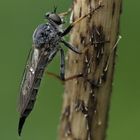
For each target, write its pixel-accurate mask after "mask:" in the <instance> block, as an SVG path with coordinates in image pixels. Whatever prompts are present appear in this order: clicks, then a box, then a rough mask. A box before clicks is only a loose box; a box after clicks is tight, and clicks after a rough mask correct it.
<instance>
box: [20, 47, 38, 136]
mask: <svg viewBox="0 0 140 140" xmlns="http://www.w3.org/2000/svg"><path fill="white" fill-rule="evenodd" d="M39 59H40V51H39V50H38V49H35V48H32V49H31V51H30V53H29V56H28V60H27V64H26V68H25V70H24V73H23V79H22V81H21V85H20V99H19V112H20V121H19V128H18V131H19V135H20V133H21V129H22V126H23V124H24V121H25V119H26V117H27V116H28V115H29V113H30V111H31V110H32V108H33V106H30V104H29V103H30V100H31V99H30V98H31V97H32V96H33V95H32V94H33V93H32V89H33V84H34V81H35V72H36V69H37V66H38V62H39ZM34 96H36V95H34ZM34 98H35V97H34ZM28 109H29V111H28Z"/></svg>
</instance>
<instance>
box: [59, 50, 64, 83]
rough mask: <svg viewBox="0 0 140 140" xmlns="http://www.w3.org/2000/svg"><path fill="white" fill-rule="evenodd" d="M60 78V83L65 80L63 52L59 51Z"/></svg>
mask: <svg viewBox="0 0 140 140" xmlns="http://www.w3.org/2000/svg"><path fill="white" fill-rule="evenodd" d="M60 54H61V57H60V78H61V80H62V81H64V80H65V56H64V50H63V49H60Z"/></svg>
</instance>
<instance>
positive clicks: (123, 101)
mask: <svg viewBox="0 0 140 140" xmlns="http://www.w3.org/2000/svg"><path fill="white" fill-rule="evenodd" d="M54 1H55V5H57V6H58V7H59V8H58V11H66V10H67V9H68V8H69V6H70V4H71V0H70V1H66V0H54ZM53 5H54V4H53V1H52V0H40V1H39V0H24V1H21V0H12V1H10V0H0V65H1V67H0V140H18V139H21V140H22V139H23V140H32V139H33V140H55V139H57V129H58V123H59V116H60V110H61V104H62V95H63V85H61V84H60V82H59V81H57V80H56V79H53V78H49V77H45V76H44V78H43V82H42V84H41V87H40V91H39V93H40V94H39V96H38V100H37V102H36V106H35V108H34V111H33V112H32V113H31V115H30V117H29V118H28V119H27V121H26V123H25V125H24V129H23V133H22V137H21V138H19V137H18V134H17V125H18V119H19V118H18V117H19V116H18V112H17V104H18V94H19V93H18V92H19V83H20V81H21V76H22V72H23V69H24V66H25V60H26V57H27V55H28V51H29V49H30V47H31V44H32V33H33V31H34V29H35V28H36V26H37V25H38V24H40V23H42V22H44V20H43V15H44V13H45V12H47V11H51V10H52V9H53ZM139 5H140V1H135V2H133V1H132V0H127V1H125V2H124V3H123V15H122V16H121V35H122V37H123V38H122V40H121V41H120V43H119V46H118V58H117V65H116V70H115V79H114V87H113V95H112V101H111V110H110V117H109V118H110V119H109V128H108V131H107V140H139V139H140V132H139V131H140V92H139V87H140V86H139V85H140V82H139V78H140V74H139V71H140V65H139V63H138V60H139V59H140V57H139V51H140V45H139V40H140V39H139V35H140V30H139V25H140V17H139V15H140V10H139V9H140V8H139ZM49 71H53V72H58V71H59V55H57V56H56V57H55V59H54V61H53V62H52V63H51V64H50V65H49ZM138 86H139V87H138Z"/></svg>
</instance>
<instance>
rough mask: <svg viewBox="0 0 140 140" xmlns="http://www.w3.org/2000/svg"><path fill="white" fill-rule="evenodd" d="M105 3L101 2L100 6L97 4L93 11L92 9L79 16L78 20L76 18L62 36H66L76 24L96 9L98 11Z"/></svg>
mask: <svg viewBox="0 0 140 140" xmlns="http://www.w3.org/2000/svg"><path fill="white" fill-rule="evenodd" d="M102 7H103V5H101V4H99V6H97V7H96V8H95V9H93V10H92V11H90V12H89V13H87V14H86V15H84V16H82V17H80V18H78V19H77V20H75V21H74V22H72V23H71V24H70V25H69V26H68V27H67V28H66V29H65V30H64V31H63V32H62V33H61V36H62V37H63V36H65V35H67V34H68V33H69V32H70V31H71V29H72V28H73V27H74V26H75V24H77V23H78V22H80V21H81V20H83V19H84V18H86V17H87V16H89V15H91V14H92V13H94V12H95V11H97V10H98V9H100V8H102Z"/></svg>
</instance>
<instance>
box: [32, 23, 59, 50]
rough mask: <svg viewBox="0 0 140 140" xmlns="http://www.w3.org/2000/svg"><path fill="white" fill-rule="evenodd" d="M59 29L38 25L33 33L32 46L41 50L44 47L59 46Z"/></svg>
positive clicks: (47, 25)
mask: <svg viewBox="0 0 140 140" xmlns="http://www.w3.org/2000/svg"><path fill="white" fill-rule="evenodd" d="M60 32H61V29H60V28H59V26H54V25H51V24H50V23H48V24H41V25H39V26H38V27H37V28H36V29H35V31H34V33H33V44H34V46H35V48H38V49H40V48H42V47H44V46H49V45H47V44H51V45H52V46H56V45H58V44H59V42H60V39H61V36H60V35H59V34H60Z"/></svg>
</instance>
